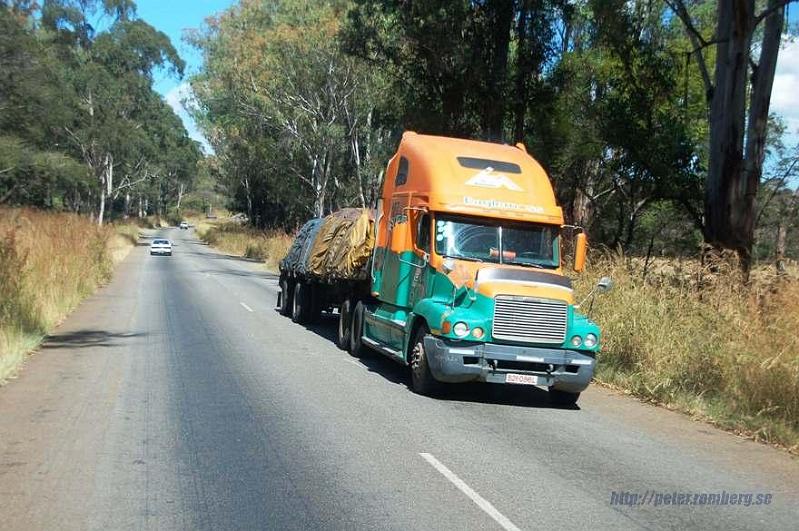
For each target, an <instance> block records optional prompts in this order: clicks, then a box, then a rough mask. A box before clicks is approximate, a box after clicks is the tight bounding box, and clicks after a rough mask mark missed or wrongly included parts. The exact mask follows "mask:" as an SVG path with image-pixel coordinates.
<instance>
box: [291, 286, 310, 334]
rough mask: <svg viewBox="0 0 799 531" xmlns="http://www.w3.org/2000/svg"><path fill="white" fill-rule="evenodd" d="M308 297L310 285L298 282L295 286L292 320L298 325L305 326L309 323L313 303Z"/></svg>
mask: <svg viewBox="0 0 799 531" xmlns="http://www.w3.org/2000/svg"><path fill="white" fill-rule="evenodd" d="M308 295H309V290H308V284H305V283H304V282H297V283H296V284H294V296H293V297H292V301H291V302H292V304H291V320H292V321H294V322H295V323H297V324H305V323H307V322H308V313H309V310H310V302H311V301H310V297H308Z"/></svg>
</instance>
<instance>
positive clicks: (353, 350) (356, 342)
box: [350, 302, 370, 358]
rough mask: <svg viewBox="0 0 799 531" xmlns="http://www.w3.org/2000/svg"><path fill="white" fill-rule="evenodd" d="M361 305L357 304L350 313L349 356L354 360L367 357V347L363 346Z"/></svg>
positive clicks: (362, 310) (360, 303)
mask: <svg viewBox="0 0 799 531" xmlns="http://www.w3.org/2000/svg"><path fill="white" fill-rule="evenodd" d="M363 312H364V309H363V303H362V302H358V304H356V305H355V310H353V312H352V319H350V321H351V322H352V326H351V327H350V354H352V355H353V356H355V357H356V358H364V357H367V356H369V354H370V350H369V347H367V346H366V345H364V344H363V339H362V336H363Z"/></svg>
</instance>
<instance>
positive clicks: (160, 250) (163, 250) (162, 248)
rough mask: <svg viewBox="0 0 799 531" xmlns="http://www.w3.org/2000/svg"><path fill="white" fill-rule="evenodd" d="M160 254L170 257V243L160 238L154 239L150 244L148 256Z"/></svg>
mask: <svg viewBox="0 0 799 531" xmlns="http://www.w3.org/2000/svg"><path fill="white" fill-rule="evenodd" d="M154 254H160V255H164V254H165V255H167V256H172V242H171V241H169V240H163V239H161V238H156V239H155V240H153V242H152V243H151V244H150V255H151V256H152V255H154Z"/></svg>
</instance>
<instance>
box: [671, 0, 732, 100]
mask: <svg viewBox="0 0 799 531" xmlns="http://www.w3.org/2000/svg"><path fill="white" fill-rule="evenodd" d="M665 1H666V5H668V6H669V8H670V9H671V10H672V11H674V14H675V15H677V17H678V18H679V19H680V20H681V21H682V23H683V26H685V32H686V33H687V34H688V39H689V40H690V41H691V44H692V45H693V47H694V52H693V53H694V55H696V63H697V64H698V65H699V72H700V73H701V74H702V82H703V83H704V85H705V98H706V99H707V101H708V102H710V99H711V98H712V97H713V82H712V81H711V79H710V72H709V71H708V69H707V63H706V62H705V56H704V55H702V49H703V48H706V47H707V46H709V45H710V44H716V43H718V42H719V41H718V40H716V39H715V38H713V39H711V40H710V41H706V40H705V39H704V37H702V34H701V33H699V31H698V30H697V29H696V27H694V24H693V22H691V16H690V15H689V14H688V9H686V7H685V4H684V3H683V0H665Z"/></svg>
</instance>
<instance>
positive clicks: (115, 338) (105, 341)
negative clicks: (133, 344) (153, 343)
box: [42, 330, 147, 350]
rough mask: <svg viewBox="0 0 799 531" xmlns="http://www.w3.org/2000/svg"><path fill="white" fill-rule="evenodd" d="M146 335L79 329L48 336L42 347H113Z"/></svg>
mask: <svg viewBox="0 0 799 531" xmlns="http://www.w3.org/2000/svg"><path fill="white" fill-rule="evenodd" d="M146 335H147V334H144V333H125V334H120V333H113V332H106V331H104V330H79V331H77V332H70V333H67V334H54V335H51V336H47V337H46V338H45V341H44V344H43V345H42V349H48V350H50V349H62V348H89V347H113V346H116V345H118V344H120V343H121V342H123V341H125V340H128V339H132V338H137V337H143V336H146Z"/></svg>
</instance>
